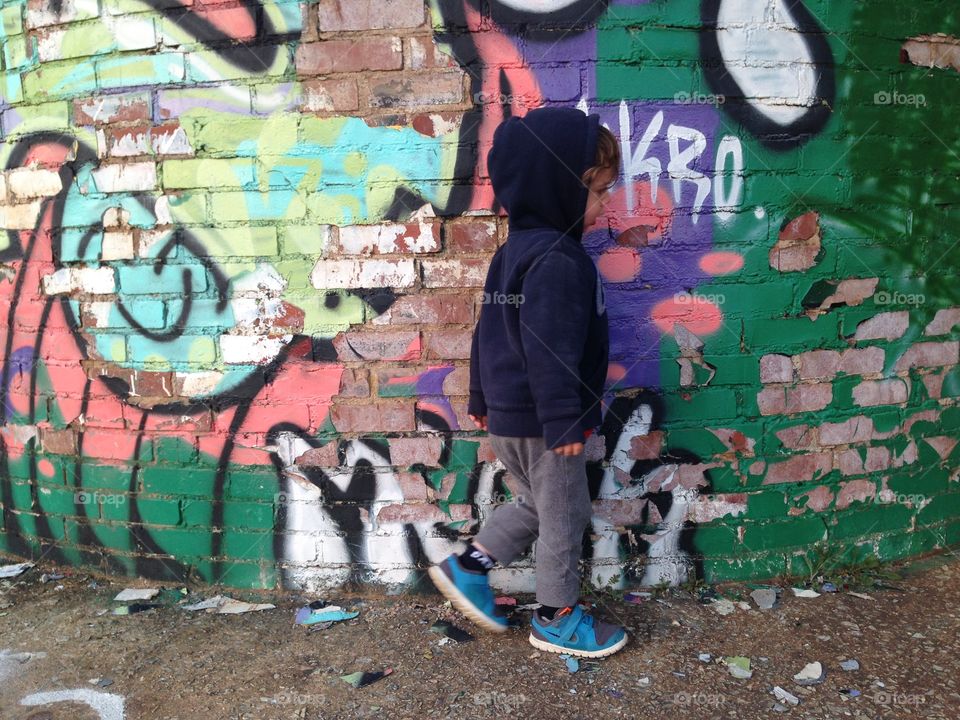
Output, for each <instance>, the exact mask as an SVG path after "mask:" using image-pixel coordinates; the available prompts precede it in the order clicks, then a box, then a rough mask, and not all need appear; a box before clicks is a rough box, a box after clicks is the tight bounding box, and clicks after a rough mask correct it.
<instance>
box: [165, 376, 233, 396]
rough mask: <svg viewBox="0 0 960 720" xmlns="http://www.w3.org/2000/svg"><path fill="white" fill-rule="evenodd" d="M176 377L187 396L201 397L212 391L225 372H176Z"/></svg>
mask: <svg viewBox="0 0 960 720" xmlns="http://www.w3.org/2000/svg"><path fill="white" fill-rule="evenodd" d="M176 378H177V380H178V381H180V383H181V384H182V387H183V391H182V392H183V394H184V395H186V396H187V397H199V396H203V395H209V394H210V393H212V392H213V391H214V390H215V389H216V387H217V385H218V384H219V383H220V381H221V380H223V373H222V372H217V371H216V370H209V371H203V372H195V373H176Z"/></svg>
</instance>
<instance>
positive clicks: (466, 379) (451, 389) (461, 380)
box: [443, 366, 470, 395]
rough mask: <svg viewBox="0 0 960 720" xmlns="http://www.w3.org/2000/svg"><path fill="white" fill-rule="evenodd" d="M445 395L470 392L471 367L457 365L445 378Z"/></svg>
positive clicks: (467, 393)
mask: <svg viewBox="0 0 960 720" xmlns="http://www.w3.org/2000/svg"><path fill="white" fill-rule="evenodd" d="M443 394H444V395H469V394H470V368H468V367H466V366H461V367H456V368H454V369H453V371H451V372H450V374H449V375H447V376H446V377H445V378H444V379H443Z"/></svg>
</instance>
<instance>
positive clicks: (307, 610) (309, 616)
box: [293, 605, 360, 625]
mask: <svg viewBox="0 0 960 720" xmlns="http://www.w3.org/2000/svg"><path fill="white" fill-rule="evenodd" d="M359 614H360V613H359V612H351V611H349V610H344V609H343V608H342V607H340V606H339V605H328V606H326V607H321V608H319V609H316V610H315V609H313V608H311V607H310V605H307V606H306V607H302V608H300V609H299V610H297V614H296V616H295V617H294V620H293V621H294V623H296V624H297V625H316V624H317V623H335V622H340V621H341V620H351V619H353V618H355V617H357V616H358V615H359Z"/></svg>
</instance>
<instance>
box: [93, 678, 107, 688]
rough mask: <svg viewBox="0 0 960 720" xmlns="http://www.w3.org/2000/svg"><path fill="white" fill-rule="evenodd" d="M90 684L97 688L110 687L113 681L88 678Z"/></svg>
mask: <svg viewBox="0 0 960 720" xmlns="http://www.w3.org/2000/svg"><path fill="white" fill-rule="evenodd" d="M90 684H91V685H96V686H97V687H110V686H111V685H113V680H111V679H110V678H90Z"/></svg>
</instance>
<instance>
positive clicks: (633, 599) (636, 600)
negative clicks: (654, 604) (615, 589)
mask: <svg viewBox="0 0 960 720" xmlns="http://www.w3.org/2000/svg"><path fill="white" fill-rule="evenodd" d="M652 597H653V593H648V592H628V593H626V594H625V595H624V596H623V601H624V602H628V603H632V604H634V605H639V604H641V603H645V602H647V601H648V600H649V599H650V598H652Z"/></svg>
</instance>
